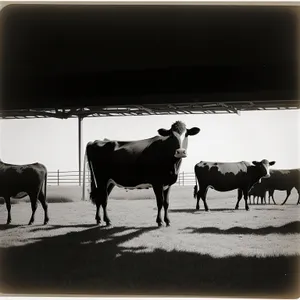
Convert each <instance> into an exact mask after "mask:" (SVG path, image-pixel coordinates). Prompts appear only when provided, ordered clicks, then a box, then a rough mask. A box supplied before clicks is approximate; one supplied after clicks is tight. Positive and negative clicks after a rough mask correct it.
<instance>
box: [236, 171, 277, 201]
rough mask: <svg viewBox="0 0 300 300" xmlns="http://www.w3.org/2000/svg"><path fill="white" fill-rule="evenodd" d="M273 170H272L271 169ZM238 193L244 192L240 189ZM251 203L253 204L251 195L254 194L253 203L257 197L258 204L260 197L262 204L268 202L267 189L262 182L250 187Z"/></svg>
mask: <svg viewBox="0 0 300 300" xmlns="http://www.w3.org/2000/svg"><path fill="white" fill-rule="evenodd" d="M270 171H271V170H270ZM238 193H242V190H240V189H239V190H238ZM248 196H249V204H251V196H253V204H255V198H257V202H256V203H257V204H258V202H259V198H260V201H261V204H263V203H265V204H266V189H265V187H264V185H263V184H262V183H259V182H257V183H255V184H254V185H253V186H252V188H251V189H250V191H249V193H248Z"/></svg>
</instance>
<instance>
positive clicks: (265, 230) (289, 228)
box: [183, 221, 300, 235]
mask: <svg viewBox="0 0 300 300" xmlns="http://www.w3.org/2000/svg"><path fill="white" fill-rule="evenodd" d="M183 231H188V232H189V233H198V234H203V233H210V234H245V235H247V234H250V235H252V234H256V235H267V234H273V233H276V234H293V233H300V221H295V222H290V223H287V224H285V225H282V226H278V227H276V226H267V227H261V228H248V227H238V226H236V227H231V228H228V229H220V228H217V227H203V228H194V227H186V228H184V229H183Z"/></svg>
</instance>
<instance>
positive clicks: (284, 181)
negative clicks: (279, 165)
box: [261, 169, 300, 205]
mask: <svg viewBox="0 0 300 300" xmlns="http://www.w3.org/2000/svg"><path fill="white" fill-rule="evenodd" d="M261 184H263V185H264V188H265V189H266V190H267V191H268V192H269V203H270V198H271V199H272V200H273V202H274V203H275V200H274V191H275V190H279V191H286V198H285V200H284V201H283V202H282V204H281V205H284V204H285V203H286V201H287V199H288V198H289V196H290V194H291V191H292V189H293V188H295V189H296V190H297V192H298V201H297V205H298V204H299V203H300V169H286V170H284V169H270V177H269V178H263V179H262V182H261Z"/></svg>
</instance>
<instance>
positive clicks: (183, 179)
mask: <svg viewBox="0 0 300 300" xmlns="http://www.w3.org/2000/svg"><path fill="white" fill-rule="evenodd" d="M182 185H183V186H184V171H183V172H182Z"/></svg>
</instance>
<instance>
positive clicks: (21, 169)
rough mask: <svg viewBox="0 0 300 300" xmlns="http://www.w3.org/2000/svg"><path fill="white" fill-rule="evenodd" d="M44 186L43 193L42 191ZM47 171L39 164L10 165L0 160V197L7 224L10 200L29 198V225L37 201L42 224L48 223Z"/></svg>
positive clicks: (31, 221) (9, 217)
mask: <svg viewBox="0 0 300 300" xmlns="http://www.w3.org/2000/svg"><path fill="white" fill-rule="evenodd" d="M43 184H44V192H43V190H42V188H43ZM46 190H47V169H46V167H45V166H44V165H42V164H39V163H34V164H27V165H12V164H7V163H4V162H2V161H1V160H0V197H3V198H4V199H5V203H6V208H7V224H10V222H11V203H10V198H11V197H14V198H24V197H25V196H27V195H28V196H29V198H30V202H31V209H32V215H31V218H30V220H29V225H31V224H32V223H33V222H34V215H35V211H36V209H37V200H39V201H40V202H41V204H42V207H43V209H44V224H47V223H48V221H49V217H48V206H47V203H46Z"/></svg>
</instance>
